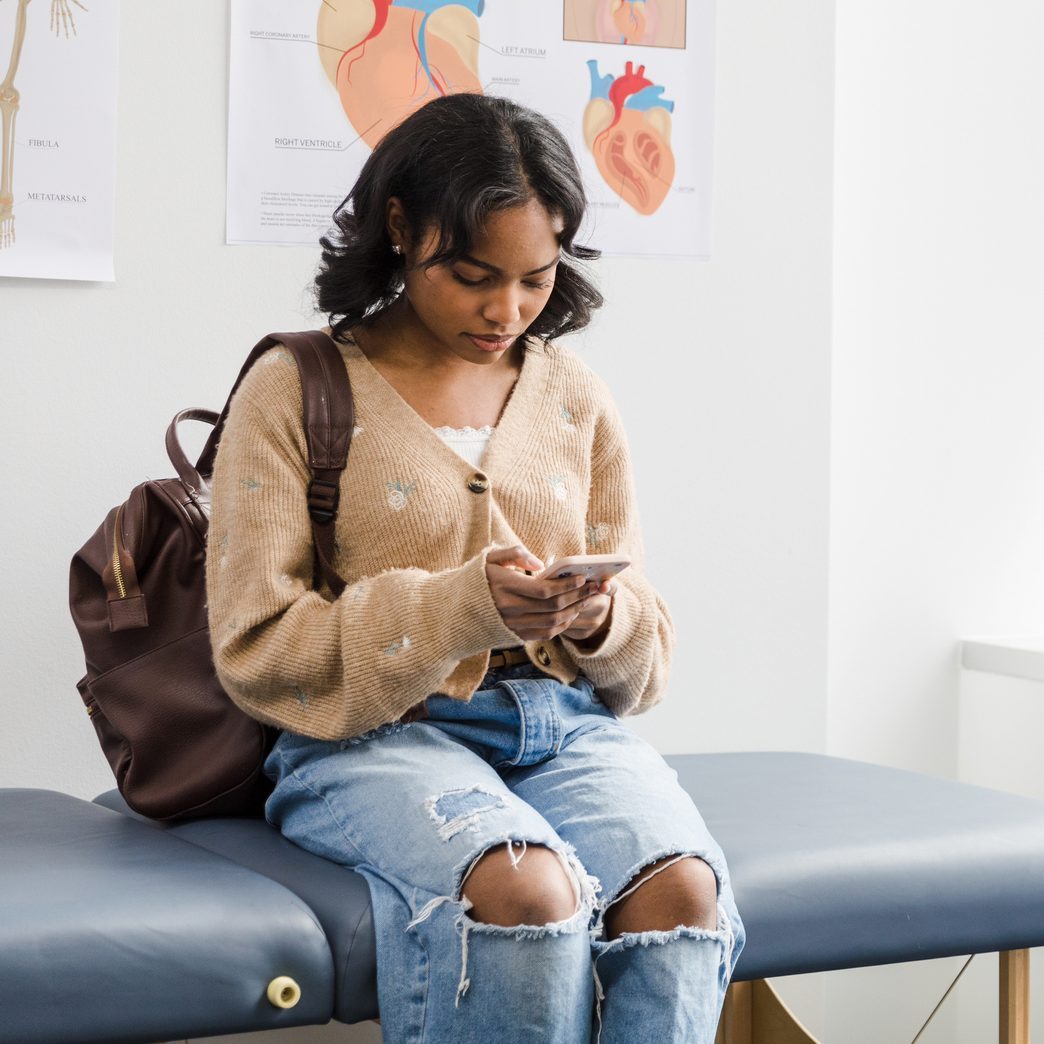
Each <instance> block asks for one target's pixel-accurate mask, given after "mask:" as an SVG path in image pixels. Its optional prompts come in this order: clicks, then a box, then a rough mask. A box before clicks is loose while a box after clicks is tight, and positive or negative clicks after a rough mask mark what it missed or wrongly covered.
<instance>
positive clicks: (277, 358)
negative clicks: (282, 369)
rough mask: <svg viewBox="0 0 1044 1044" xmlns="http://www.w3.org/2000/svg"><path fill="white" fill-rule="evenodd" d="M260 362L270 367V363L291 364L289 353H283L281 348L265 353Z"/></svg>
mask: <svg viewBox="0 0 1044 1044" xmlns="http://www.w3.org/2000/svg"><path fill="white" fill-rule="evenodd" d="M262 361H263V362H264V364H265V365H266V366H271V365H272V363H277V362H293V360H292V359H291V358H290V353H289V352H284V351H283V350H282V348H280V349H279V350H278V351H276V352H265V357H264V359H263V360H262Z"/></svg>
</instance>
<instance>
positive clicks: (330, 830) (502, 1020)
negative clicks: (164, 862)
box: [265, 664, 744, 1044]
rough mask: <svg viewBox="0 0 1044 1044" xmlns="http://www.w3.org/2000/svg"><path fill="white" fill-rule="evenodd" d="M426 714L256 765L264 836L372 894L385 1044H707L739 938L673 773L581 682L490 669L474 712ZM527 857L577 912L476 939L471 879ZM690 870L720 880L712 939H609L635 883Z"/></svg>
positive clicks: (736, 920) (451, 703) (712, 859)
mask: <svg viewBox="0 0 1044 1044" xmlns="http://www.w3.org/2000/svg"><path fill="white" fill-rule="evenodd" d="M427 708H428V713H429V715H430V716H429V717H428V718H426V719H420V720H417V721H413V722H410V723H402V722H396V723H391V724H388V725H382V726H380V727H379V728H376V729H374V730H372V731H371V732H368V733H366V734H364V735H362V736H357V737H353V738H352V739H349V740H342V741H324V740H313V739H308V738H306V737H303V736H296V735H294V734H292V733H287V732H284V733H283V734H282V735H281V736H280V738H279V740H278V741H277V742H276V745H275V747H274V748H273V750H272V753H271V754H270V756H269V758H268V761H267V762H266V765H265V771H266V774H267V775H268V776H269V777H270V778H271V779H272V780H273V781H274V782H275V784H276V786H275V790H274V791H273V793H272V796H271V797H270V799H269V801H268V805H267V808H266V816H267V818H268V821H269V822H270V823H271V824H272V825H273V826H275V827H277V828H278V829H279V830H280V831H281V832H282V833H283V834H284V835H285V836H286V837H287V838H289V839H290V840H291V841H293V842H295V843H296V844H298V845H300V846H301V847H303V848H306V849H308V850H309V851H311V852H315V853H317V854H318V855H321V856H325V857H326V858H328V859H332V860H334V861H336V862H338V863H342V864H344V865H345V866H349V867H352V868H353V869H354V870H356V871H357V872H358V873H360V874H361V875H362V876H363V877H364V878H365V880H366V881H367V883H368V885H369V888H370V896H371V900H372V906H373V918H374V927H375V930H376V939H377V994H378V1004H379V1007H380V1014H381V1033H382V1036H383V1039H384V1041H385V1044H407V1042H409V1044H441V1042H448V1041H453V1042H454V1044H479V1042H481V1044H488V1042H489V1041H497V1042H511V1041H524V1040H539V1041H542V1042H551V1044H578V1042H589V1041H593V1042H598V1044H633V1042H634V1041H640V1040H656V1041H663V1042H664V1044H668V1042H685V1044H712V1042H713V1040H714V1034H715V1028H716V1026H717V1022H718V1017H719V1014H720V1011H721V1006H722V1002H723V1000H724V995H725V990H726V987H727V986H728V982H729V979H730V977H731V975H732V970H733V968H734V967H735V964H736V959H737V958H738V957H739V953H740V949H741V948H742V946H743V939H744V932H743V926H742V923H741V921H740V917H739V914H738V913H737V910H736V904H735V900H734V898H733V894H732V888H731V886H730V884H729V878H728V870H727V868H726V865H725V859H724V856H723V855H722V852H721V849H720V848H719V847H718V845H717V844H716V843H715V841H714V839H713V838H712V837H711V836H710V834H709V833H708V831H707V828H706V826H705V825H704V823H703V820H702V818H701V817H700V814H699V812H698V811H697V810H696V807H695V806H694V805H693V802H692V799H691V798H690V797H689V795H688V794H687V793H686V792H685V791H684V790H682V788H681V787H680V786H679V784H678V780H677V774H676V773H675V772H674V770H673V769H671V768H670V767H669V766H668V765H667V764H666V763H665V762H664V760H663V758H662V757H661V756H660V755H659V754H658V753H657V752H656V751H655V750H654V749H653V748H652V746H650V745H649V744H648V743H647V742H646V741H645V740H643V739H642V738H641V737H640V736H638V735H637V734H636V733H635V732H633V731H632V730H631V729H629V728H627V727H626V726H625V725H623V724H622V723H621V722H620V720H619V719H618V718H617V717H616V716H615V715H614V714H613V713H612V712H611V711H610V710H609V709H608V708H607V707H606V706H605V705H604V704H602V703H601V702H600V701H599V699H598V697H597V695H596V694H595V691H594V687H593V685H592V684H591V682H590V681H589V680H588V679H586V678H584V677H583V676H581V677H579V678H578V679H577V680H576V681H575V682H574V683H573V684H572V685H571V686H570V685H563V684H562V683H560V682H558V681H556V680H555V679H554V678H550V677H548V676H546V675H544V674H543V673H541V672H540V671H538V670H537V669H536V668H534V667H533V666H531V665H530V664H520V665H515V666H509V667H501V668H497V669H495V670H491V671H490V672H489V673H488V674H487V675H486V677H485V678H484V679H483V682H482V684H481V686H480V688H479V689H478V690H477V691H476V692H475V695H474V696H473V697H472V699H471V700H470V701H469V702H463V701H461V700H454V699H451V698H450V697H448V696H443V695H440V694H436V695H433V696H431V697H429V698H428V701H427ZM513 842H514V843H513ZM534 844H536V845H544V846H546V847H547V848H549V849H551V850H552V851H553V852H555V853H556V854H557V855H558V857H559V859H560V860H561V863H562V867H563V869H564V870H565V873H566V875H567V877H568V878H569V879H570V881H572V882H573V886H574V892H575V894H576V898H577V909H576V912H575V913H574V914H573V915H572V916H570V917H568V918H567V919H566V920H563V921H556V922H552V923H550V924H540V925H538V924H532V925H530V924H522V925H516V926H511V927H506V926H503V925H495V924H487V923H484V922H480V921H475V920H473V919H472V918H471V917H470V916H469V915H468V910H469V909H470V908H471V905H472V904H471V901H470V900H469V899H468V898H467V896H466V895H464V894H463V891H464V884H465V881H466V878H467V876H468V873H469V872H470V871H471V869H472V867H473V866H474V865H475V864H476V863H477V862H478V860H479V859H480V858H481V857H482V856H483V855H484V854H486V852H487V851H489V850H490V849H492V848H495V847H496V846H498V845H504V846H505V850H506V851H507V852H508V854H509V855H510V857H511V862H512V864H514V865H517V863H518V862H519V861H520V860H521V859H524V858H525V851H526V845H534ZM690 855H695V856H698V857H700V858H701V859H703V860H704V861H705V862H706V863H707V864H708V865H709V866H710V867H711V869H712V870H713V871H714V875H715V877H716V878H717V882H718V920H717V926H716V928H715V929H714V930H707V929H704V928H698V927H691V926H684V925H682V926H678V927H676V928H674V929H673V930H672V931H646V932H634V933H627V932H624V933H623V934H621V935H620V936H618V937H617V938H616V939H612V940H608V939H606V938H605V930H604V925H603V920H604V917H605V913H606V910H607V908H608V907H609V906H610V905H611V904H612V903H614V902H615V901H616V900H617V899H620V898H622V897H623V896H624V895H626V894H627V893H628V891H629V890H630V888H629V883H630V882H631V880H632V879H633V878H634V877H635V876H636V875H637V874H638V873H639V872H640V871H641V870H642V868H643V867H646V866H648V865H649V864H651V863H654V862H656V861H657V860H660V859H664V858H665V857H667V856H674V857H675V859H671V860H668V861H667V862H666V863H665V864H664V866H663V867H662V869H666V867H667V866H668V865H670V864H671V863H673V862H675V861H677V859H681V858H685V857H686V856H690ZM656 872H659V870H657V871H656ZM637 887H641V885H638V886H637Z"/></svg>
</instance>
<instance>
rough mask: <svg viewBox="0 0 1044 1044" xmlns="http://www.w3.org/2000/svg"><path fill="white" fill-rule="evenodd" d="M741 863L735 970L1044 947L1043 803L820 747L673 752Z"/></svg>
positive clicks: (682, 776) (753, 975) (734, 860)
mask: <svg viewBox="0 0 1044 1044" xmlns="http://www.w3.org/2000/svg"><path fill="white" fill-rule="evenodd" d="M666 760H667V761H668V762H669V763H670V764H671V766H672V767H673V768H674V769H676V770H677V772H678V779H679V781H680V783H681V785H682V786H683V787H684V788H685V790H686V791H687V792H688V793H689V794H690V795H691V796H692V798H693V800H694V801H695V802H696V805H697V807H698V808H700V810H701V811H702V813H703V816H704V819H705V820H706V822H707V825H708V827H709V828H710V830H711V832H712V833H713V834H714V836H715V837H716V838H717V840H718V842H719V843H720V844H721V846H722V848H723V849H724V850H725V855H726V858H727V859H728V861H729V869H730V873H731V875H732V880H733V887H734V889H735V891H736V903H737V905H738V907H739V910H740V914H741V916H742V917H743V918H744V924H745V925H746V927H747V935H748V938H747V945H746V948H745V949H744V951H743V953H742V955H741V956H740V959H739V963H738V964H737V967H736V976H735V977H736V978H737V979H761V978H766V977H768V976H772V975H792V974H796V973H799V972H811V971H825V970H829V969H834V968H853V967H861V966H864V965H872V964H891V963H898V962H901V961H913V960H923V959H926V958H931V957H947V956H953V955H955V954H966V953H990V952H993V951H996V950H1010V949H1020V948H1022V947H1032V946H1040V945H1044V804H1042V803H1041V802H1038V801H1032V800H1030V799H1028V798H1022V797H1018V796H1015V795H1013V794H1006V793H1003V792H1001V791H997V790H988V789H986V788H984V787H974V786H970V785H968V784H966V783H955V782H952V781H950V780H945V779H937V778H935V777H933V776H926V775H921V774H919V773H915V772H906V771H901V770H898V769H890V768H883V767H881V766H878V765H870V764H866V763H863V762H858V761H848V760H844V759H841V758H832V757H826V756H823V755H818V754H794V753H737V754H732V753H730V754H686V755H675V756H671V757H668V758H667V759H666Z"/></svg>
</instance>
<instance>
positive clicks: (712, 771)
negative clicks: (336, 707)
mask: <svg viewBox="0 0 1044 1044" xmlns="http://www.w3.org/2000/svg"><path fill="white" fill-rule="evenodd" d="M666 761H667V762H668V764H669V765H671V766H672V767H673V768H674V769H675V770H676V771H677V773H678V779H679V781H680V783H681V785H682V786H683V787H684V788H685V789H686V791H687V792H688V793H689V794H691V795H692V798H693V800H694V801H695V803H696V805H697V807H698V808H699V809H700V811H701V812H702V814H703V816H704V819H705V820H706V821H707V825H708V826H709V827H710V829H711V832H712V833H713V834H714V836H715V837H716V838H717V839H718V841H719V842H720V844H721V846H722V848H723V849H724V850H725V854H726V857H727V858H728V861H729V868H730V873H731V876H732V882H733V887H734V889H735V892H736V900H737V904H738V906H739V909H740V913H741V914H742V916H743V919H744V924H745V926H746V929H747V944H746V947H745V949H744V951H743V953H742V954H741V956H740V959H739V963H738V965H737V967H736V974H735V978H736V979H737V980H742V979H760V978H766V977H769V976H774V975H792V974H797V973H800V972H810V971H826V970H830V969H835V968H850V967H858V966H862V965H871V964H889V963H894V962H901V961H912V960H921V959H926V958H931V957H944V956H951V955H954V954H963V953H987V952H992V951H995V950H1004V949H1014V948H1021V947H1029V946H1040V945H1044V804H1041V803H1039V802H1036V801H1030V800H1028V799H1025V798H1020V797H1016V796H1014V795H1011V794H1005V793H1001V792H1000V791H994V790H987V789H984V788H982V787H973V786H969V785H967V784H963V783H954V782H951V781H949V780H944V779H937V778H934V777H931V776H925V775H921V774H919V773H915V772H905V771H901V770H898V769H889V768H883V767H881V766H877V765H870V764H865V763H863V762H857V761H849V760H845V759H842V758H833V757H826V756H824V755H819V754H800V753H761V752H758V753H729V754H678V755H669V756H667V757H666ZM97 800H99V801H104V802H105V803H106V804H108V805H109V806H110V807H113V808H126V806H125V805H124V804H123V802H122V799H121V798H120V796H119V794H117V793H116V792H115V791H111V792H109V793H108V794H105V795H102V796H101V797H100V798H98V799H97ZM162 829H165V830H167V831H168V832H170V833H173V834H176V835H177V836H179V837H182V838H184V839H186V840H190V841H193V842H195V843H197V844H200V845H202V846H204V847H206V848H209V849H211V850H212V851H215V852H220V853H222V854H224V855H227V856H228V857H229V858H232V859H235V860H237V861H239V862H242V863H244V865H246V866H250V867H252V868H254V869H256V870H258V871H260V872H262V873H266V874H270V875H271V876H273V877H274V878H275V879H276V880H278V881H281V882H282V883H283V884H285V885H286V886H287V887H288V888H291V889H293V890H295V891H296V892H297V893H298V894H299V895H300V896H302V898H304V899H305V900H306V901H307V902H308V904H309V905H310V906H311V907H312V908H313V909H314V910H315V911H316V914H317V916H318V917H319V919H320V921H321V922H322V924H323V927H324V929H325V930H326V932H327V934H328V936H329V937H330V940H331V946H332V948H333V952H334V956H335V961H336V963H337V1000H336V1009H335V1011H336V1017H337V1018H339V1019H341V1020H342V1021H345V1022H354V1021H358V1020H359V1019H362V1018H369V1017H373V1016H375V1015H376V1014H377V1007H376V989H375V985H374V984H375V974H376V950H375V944H374V937H373V924H372V921H371V919H370V914H369V893H368V889H367V888H366V886H365V882H364V881H363V879H362V878H361V877H359V876H358V875H357V874H355V873H353V872H352V871H350V870H346V869H344V868H342V867H339V866H336V865H334V864H332V863H329V862H327V861H326V860H324V859H320V858H319V857H317V856H313V855H310V854H308V853H307V852H304V851H302V850H301V849H298V848H296V847H295V846H293V845H290V844H289V843H288V842H286V841H284V840H283V839H282V838H280V837H279V835H278V834H277V833H276V832H275V831H274V830H273V829H272V828H271V827H269V826H268V825H267V824H266V823H265V822H264V821H263V820H199V821H195V822H185V823H180V824H175V825H173V826H169V827H163V828H162ZM581 859H582V854H581Z"/></svg>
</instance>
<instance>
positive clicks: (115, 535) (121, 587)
mask: <svg viewBox="0 0 1044 1044" xmlns="http://www.w3.org/2000/svg"><path fill="white" fill-rule="evenodd" d="M122 511H123V507H122V506H121V507H120V509H119V510H118V511H117V512H116V524H115V526H114V527H113V531H112V573H113V576H114V577H115V578H116V589H117V590H118V591H119V592H120V597H121V598H126V597H127V587H126V585H125V584H124V582H123V567H122V566H121V565H120V538H119V532H120V513H121V512H122Z"/></svg>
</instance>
